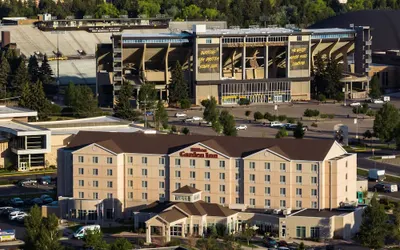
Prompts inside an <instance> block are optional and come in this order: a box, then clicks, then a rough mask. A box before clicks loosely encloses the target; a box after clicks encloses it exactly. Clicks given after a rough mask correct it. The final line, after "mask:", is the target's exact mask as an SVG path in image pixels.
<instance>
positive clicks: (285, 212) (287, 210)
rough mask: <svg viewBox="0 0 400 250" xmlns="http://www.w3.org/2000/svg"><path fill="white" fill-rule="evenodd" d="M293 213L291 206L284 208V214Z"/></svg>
mask: <svg viewBox="0 0 400 250" xmlns="http://www.w3.org/2000/svg"><path fill="white" fill-rule="evenodd" d="M291 213H292V209H291V208H286V209H284V210H283V214H284V215H289V214H291Z"/></svg>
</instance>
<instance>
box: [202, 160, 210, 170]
mask: <svg viewBox="0 0 400 250" xmlns="http://www.w3.org/2000/svg"><path fill="white" fill-rule="evenodd" d="M210 166H211V163H210V160H204V167H206V168H209V167H210Z"/></svg>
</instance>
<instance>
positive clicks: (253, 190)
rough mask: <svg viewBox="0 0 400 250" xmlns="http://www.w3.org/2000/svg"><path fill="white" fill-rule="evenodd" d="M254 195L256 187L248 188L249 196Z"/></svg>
mask: <svg viewBox="0 0 400 250" xmlns="http://www.w3.org/2000/svg"><path fill="white" fill-rule="evenodd" d="M255 193H256V187H254V186H250V194H255Z"/></svg>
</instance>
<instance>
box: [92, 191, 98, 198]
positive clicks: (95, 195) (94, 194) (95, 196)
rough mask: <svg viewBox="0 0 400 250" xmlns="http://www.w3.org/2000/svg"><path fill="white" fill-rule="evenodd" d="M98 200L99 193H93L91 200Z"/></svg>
mask: <svg viewBox="0 0 400 250" xmlns="http://www.w3.org/2000/svg"><path fill="white" fill-rule="evenodd" d="M98 198H99V193H97V192H94V193H93V199H95V200H97V199H98Z"/></svg>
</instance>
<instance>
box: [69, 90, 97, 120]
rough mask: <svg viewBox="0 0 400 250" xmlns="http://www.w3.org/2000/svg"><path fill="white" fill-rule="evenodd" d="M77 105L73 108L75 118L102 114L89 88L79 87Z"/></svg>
mask: <svg viewBox="0 0 400 250" xmlns="http://www.w3.org/2000/svg"><path fill="white" fill-rule="evenodd" d="M75 98H76V99H75V101H74V102H75V104H74V106H73V108H74V112H75V116H77V117H91V116H96V115H98V114H99V113H100V110H99V107H98V105H97V98H95V96H94V93H93V91H92V89H91V88H90V87H88V86H77V91H76V97H75Z"/></svg>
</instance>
